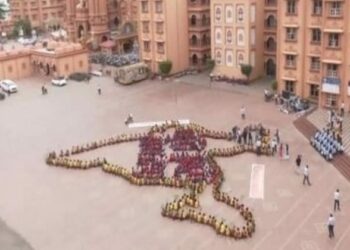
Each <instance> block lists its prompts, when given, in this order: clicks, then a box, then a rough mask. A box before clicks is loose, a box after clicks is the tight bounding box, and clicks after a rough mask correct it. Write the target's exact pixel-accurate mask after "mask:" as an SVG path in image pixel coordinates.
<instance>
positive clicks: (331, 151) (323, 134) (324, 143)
mask: <svg viewBox="0 0 350 250" xmlns="http://www.w3.org/2000/svg"><path fill="white" fill-rule="evenodd" d="M340 138H341V137H340V135H338V136H336V135H335V134H334V133H333V132H331V130H330V129H323V130H322V131H317V132H316V134H315V135H314V136H313V137H312V138H311V140H310V142H311V145H312V146H313V147H314V148H315V149H316V150H317V151H318V152H319V153H320V154H321V155H322V156H323V157H324V158H325V159H326V160H329V161H330V160H332V159H333V158H334V156H335V155H336V154H339V153H343V151H344V146H343V145H342V141H341V139H340Z"/></svg>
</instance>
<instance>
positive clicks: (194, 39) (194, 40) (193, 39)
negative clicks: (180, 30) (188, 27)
mask: <svg viewBox="0 0 350 250" xmlns="http://www.w3.org/2000/svg"><path fill="white" fill-rule="evenodd" d="M197 43H198V39H197V36H196V35H193V36H192V37H191V45H193V46H196V45H197Z"/></svg>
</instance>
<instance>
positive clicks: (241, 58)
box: [237, 52, 244, 68]
mask: <svg viewBox="0 0 350 250" xmlns="http://www.w3.org/2000/svg"><path fill="white" fill-rule="evenodd" d="M242 64H244V55H243V53H241V52H238V54H237V67H238V68H240V67H241V65H242Z"/></svg>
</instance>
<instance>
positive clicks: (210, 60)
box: [206, 59, 215, 70]
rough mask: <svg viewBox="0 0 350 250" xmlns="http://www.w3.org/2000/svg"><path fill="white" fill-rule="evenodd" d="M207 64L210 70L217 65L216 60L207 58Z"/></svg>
mask: <svg viewBox="0 0 350 250" xmlns="http://www.w3.org/2000/svg"><path fill="white" fill-rule="evenodd" d="M206 64H207V67H208V69H209V70H213V69H214V67H215V60H213V59H207V61H206Z"/></svg>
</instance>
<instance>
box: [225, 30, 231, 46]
mask: <svg viewBox="0 0 350 250" xmlns="http://www.w3.org/2000/svg"><path fill="white" fill-rule="evenodd" d="M226 43H227V44H232V43H233V38H232V31H231V30H227V32H226Z"/></svg>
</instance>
